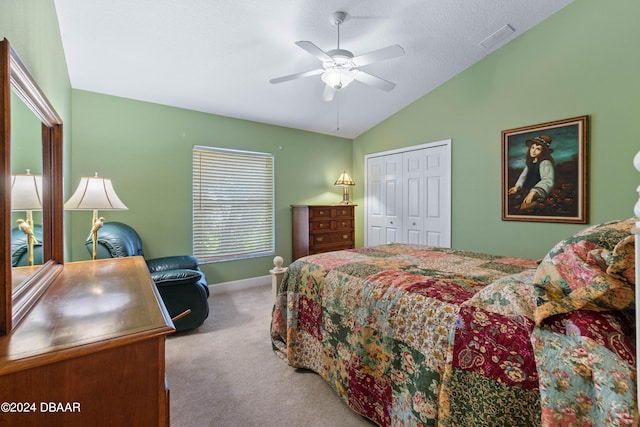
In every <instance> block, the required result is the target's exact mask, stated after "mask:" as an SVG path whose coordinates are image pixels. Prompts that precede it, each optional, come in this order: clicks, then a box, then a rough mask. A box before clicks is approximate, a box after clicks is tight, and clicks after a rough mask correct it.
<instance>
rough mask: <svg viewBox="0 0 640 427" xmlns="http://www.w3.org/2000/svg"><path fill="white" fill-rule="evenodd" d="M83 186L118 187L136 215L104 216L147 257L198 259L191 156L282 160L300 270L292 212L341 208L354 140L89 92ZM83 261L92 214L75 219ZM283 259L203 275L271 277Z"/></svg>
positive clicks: (82, 133)
mask: <svg viewBox="0 0 640 427" xmlns="http://www.w3.org/2000/svg"><path fill="white" fill-rule="evenodd" d="M72 93H73V97H72V99H73V118H74V126H73V140H74V141H75V145H74V147H73V153H72V157H71V168H72V180H73V185H72V186H73V187H74V188H75V186H76V185H77V184H78V182H79V181H80V177H81V176H90V175H93V174H94V173H95V172H98V173H99V175H100V176H104V177H107V178H111V180H112V182H113V185H114V188H115V190H116V192H117V193H118V196H119V197H120V199H121V200H122V201H123V202H124V203H125V204H126V205H127V207H128V208H129V210H127V211H111V212H107V211H103V212H101V213H100V215H101V216H104V217H105V218H106V220H107V221H122V222H126V223H127V224H129V225H131V226H132V227H134V228H135V229H136V230H137V231H138V233H139V234H140V235H141V237H142V240H143V244H144V251H145V256H147V257H148V258H154V257H159V256H168V255H178V254H188V253H191V238H192V234H191V226H190V224H191V149H192V147H193V146H194V145H207V146H213V147H223V148H235V149H241V150H250V151H260V152H266V153H272V154H273V155H274V159H275V202H276V206H275V208H276V253H277V254H279V255H282V256H283V257H284V258H285V262H286V263H289V262H291V209H290V205H292V204H304V203H336V202H339V201H340V200H342V188H339V187H335V186H333V182H334V181H335V180H336V178H337V177H338V176H339V175H340V173H341V172H342V171H343V170H344V169H349V168H350V166H351V164H352V158H351V151H352V150H351V141H350V140H347V139H342V138H336V137H331V136H326V135H320V134H317V133H310V132H303V131H298V130H293V129H288V128H283V127H278V126H271V125H266V124H261V123H255V122H249V121H243V120H236V119H231V118H227V117H221V116H215V115H211V114H205V113H199V112H195V111H190V110H184V109H179V108H174V107H167V106H161V105H157V104H151V103H146V102H140V101H134V100H130V99H125V98H118V97H113V96H107V95H102V94H96V93H92V92H86V91H81V90H73V91H72ZM71 218H72V221H71V223H70V224H69V223H68V225H69V226H70V227H71V229H72V240H73V245H72V258H73V260H79V259H88V257H89V253H88V251H87V250H86V249H85V247H84V245H83V242H84V239H85V238H86V235H87V232H88V230H89V228H90V223H91V213H90V212H73V213H71ZM272 260H273V257H263V258H256V259H251V260H245V261H232V262H221V263H214V264H208V265H204V266H203V270H204V272H205V274H206V275H207V279H208V280H209V282H210V283H211V284H215V283H220V282H226V281H232V280H239V279H245V278H251V277H257V276H264V275H266V274H268V270H269V269H271V268H273V262H272Z"/></svg>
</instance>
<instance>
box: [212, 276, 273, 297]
mask: <svg viewBox="0 0 640 427" xmlns="http://www.w3.org/2000/svg"><path fill="white" fill-rule="evenodd" d="M258 286H271V276H270V275H267V276H260V277H251V278H249V279H243V280H234V281H231V282H223V283H216V284H215V285H209V292H210V293H211V295H215V294H221V293H225V292H232V291H239V290H243V289H249V288H255V287H258Z"/></svg>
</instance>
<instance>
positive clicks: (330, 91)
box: [322, 85, 336, 102]
mask: <svg viewBox="0 0 640 427" xmlns="http://www.w3.org/2000/svg"><path fill="white" fill-rule="evenodd" d="M335 93H336V90H335V89H334V88H332V87H331V86H329V85H324V90H323V91H322V99H324V100H325V101H327V102H329V101H333V96H334V95H335Z"/></svg>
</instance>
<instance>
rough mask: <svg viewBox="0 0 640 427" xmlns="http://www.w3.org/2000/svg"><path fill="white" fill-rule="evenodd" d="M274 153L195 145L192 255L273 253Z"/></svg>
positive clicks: (219, 257) (223, 257) (217, 257)
mask: <svg viewBox="0 0 640 427" xmlns="http://www.w3.org/2000/svg"><path fill="white" fill-rule="evenodd" d="M273 194H274V191H273V155H272V154H269V153H256V152H250V151H239V150H227V149H221V148H212V147H202V146H194V147H193V254H194V255H195V256H196V257H197V258H198V260H199V261H200V262H202V263H207V262H216V261H227V260H232V259H243V258H253V257H259V256H267V255H273V254H274V253H275V247H274V245H275V244H274V206H273V205H274V203H273V198H274V196H273Z"/></svg>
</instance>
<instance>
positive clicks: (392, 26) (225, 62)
mask: <svg viewBox="0 0 640 427" xmlns="http://www.w3.org/2000/svg"><path fill="white" fill-rule="evenodd" d="M571 1H572V0H428V1H427V0H397V1H389V0H323V1H317V0H315V1H314V0H234V1H212V0H136V1H130V0H109V1H102V0H83V1H77V0H55V4H56V10H57V13H58V19H59V22H60V29H61V34H62V42H63V46H64V51H65V55H66V60H67V65H68V68H69V74H70V79H71V85H72V87H73V88H76V89H82V90H87V91H92V92H98V93H104V94H108V95H114V96H120V97H125V98H131V99H136V100H142V101H148V102H154V103H158V104H164V105H170V106H175V107H180V108H185V109H190V110H196V111H202V112H206V113H212V114H218V115H222V116H228V117H234V118H239V119H246V120H252V121H257V122H262V123H269V124H274V125H278V126H286V127H291V128H296V129H303V130H308V131H312V132H318V133H323V134H329V135H336V136H341V137H346V138H355V137H357V136H358V135H360V134H362V133H363V132H365V131H367V130H368V129H370V128H372V127H373V126H375V125H376V124H378V123H380V122H381V121H383V120H385V119H386V118H388V117H390V116H391V115H393V114H394V113H396V112H397V111H399V110H401V109H402V108H404V107H406V106H407V105H409V104H411V103H412V102H414V101H416V100H417V99H418V98H420V97H422V96H424V95H425V94H427V93H428V92H430V91H431V90H433V89H434V88H436V87H438V86H439V85H441V84H443V83H444V82H446V81H447V80H449V79H451V78H452V77H453V76H455V75H456V74H458V73H460V72H462V71H464V70H465V69H466V68H468V67H469V66H471V65H473V64H474V63H475V62H477V61H479V60H480V59H482V58H483V57H485V56H486V55H488V54H490V53H491V52H493V51H494V50H496V49H498V48H500V47H501V46H502V45H504V44H505V43H508V42H509V41H511V40H513V39H514V38H516V37H518V36H519V35H521V34H523V33H524V32H526V31H527V30H529V29H530V28H531V27H533V26H535V25H537V24H538V23H540V22H541V21H543V20H544V19H546V18H547V17H549V16H550V15H552V14H554V13H555V12H557V11H558V10H560V9H562V8H563V7H565V6H566V5H568V4H569V3H571ZM336 11H344V12H346V13H347V19H346V20H345V21H344V22H343V24H342V25H341V26H340V48H342V49H346V50H349V51H351V52H352V53H353V54H354V55H355V56H358V55H361V54H364V53H368V52H371V51H375V50H377V49H380V48H384V47H386V46H390V45H394V44H398V45H400V46H401V47H402V48H403V50H404V52H405V54H404V55H402V56H399V57H396V58H392V59H388V60H385V61H381V62H375V63H372V64H368V65H364V66H362V67H361V68H360V69H361V70H362V71H365V72H367V73H369V74H372V75H374V76H377V77H379V78H382V79H384V80H387V81H390V82H393V83H395V85H396V86H395V87H394V88H393V89H392V90H390V91H384V90H380V89H378V88H376V87H372V86H369V85H367V84H364V83H362V82H360V81H355V82H353V83H351V84H350V85H348V86H346V87H344V88H342V89H340V90H339V91H338V92H337V96H336V97H334V99H333V100H332V101H330V102H326V101H324V100H323V99H322V93H323V87H324V83H323V82H322V80H321V78H320V76H319V75H314V76H310V77H305V78H302V79H297V80H292V81H287V82H283V83H279V84H272V83H270V82H269V81H270V80H271V79H273V78H276V77H281V76H284V75H289V74H294V73H298V72H304V71H309V70H314V69H318V68H322V62H321V61H320V60H319V59H318V58H317V57H316V56H314V55H312V54H310V53H309V52H308V51H306V50H304V49H302V48H301V47H299V46H297V45H296V44H295V42H296V41H301V40H306V41H310V42H312V43H313V44H314V45H315V46H317V47H318V48H320V49H321V50H323V51H325V52H326V51H329V50H331V49H335V48H336V47H337V41H338V37H337V29H338V28H337V27H336V25H334V24H333V23H332V22H331V16H332V14H333V13H334V12H336Z"/></svg>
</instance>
